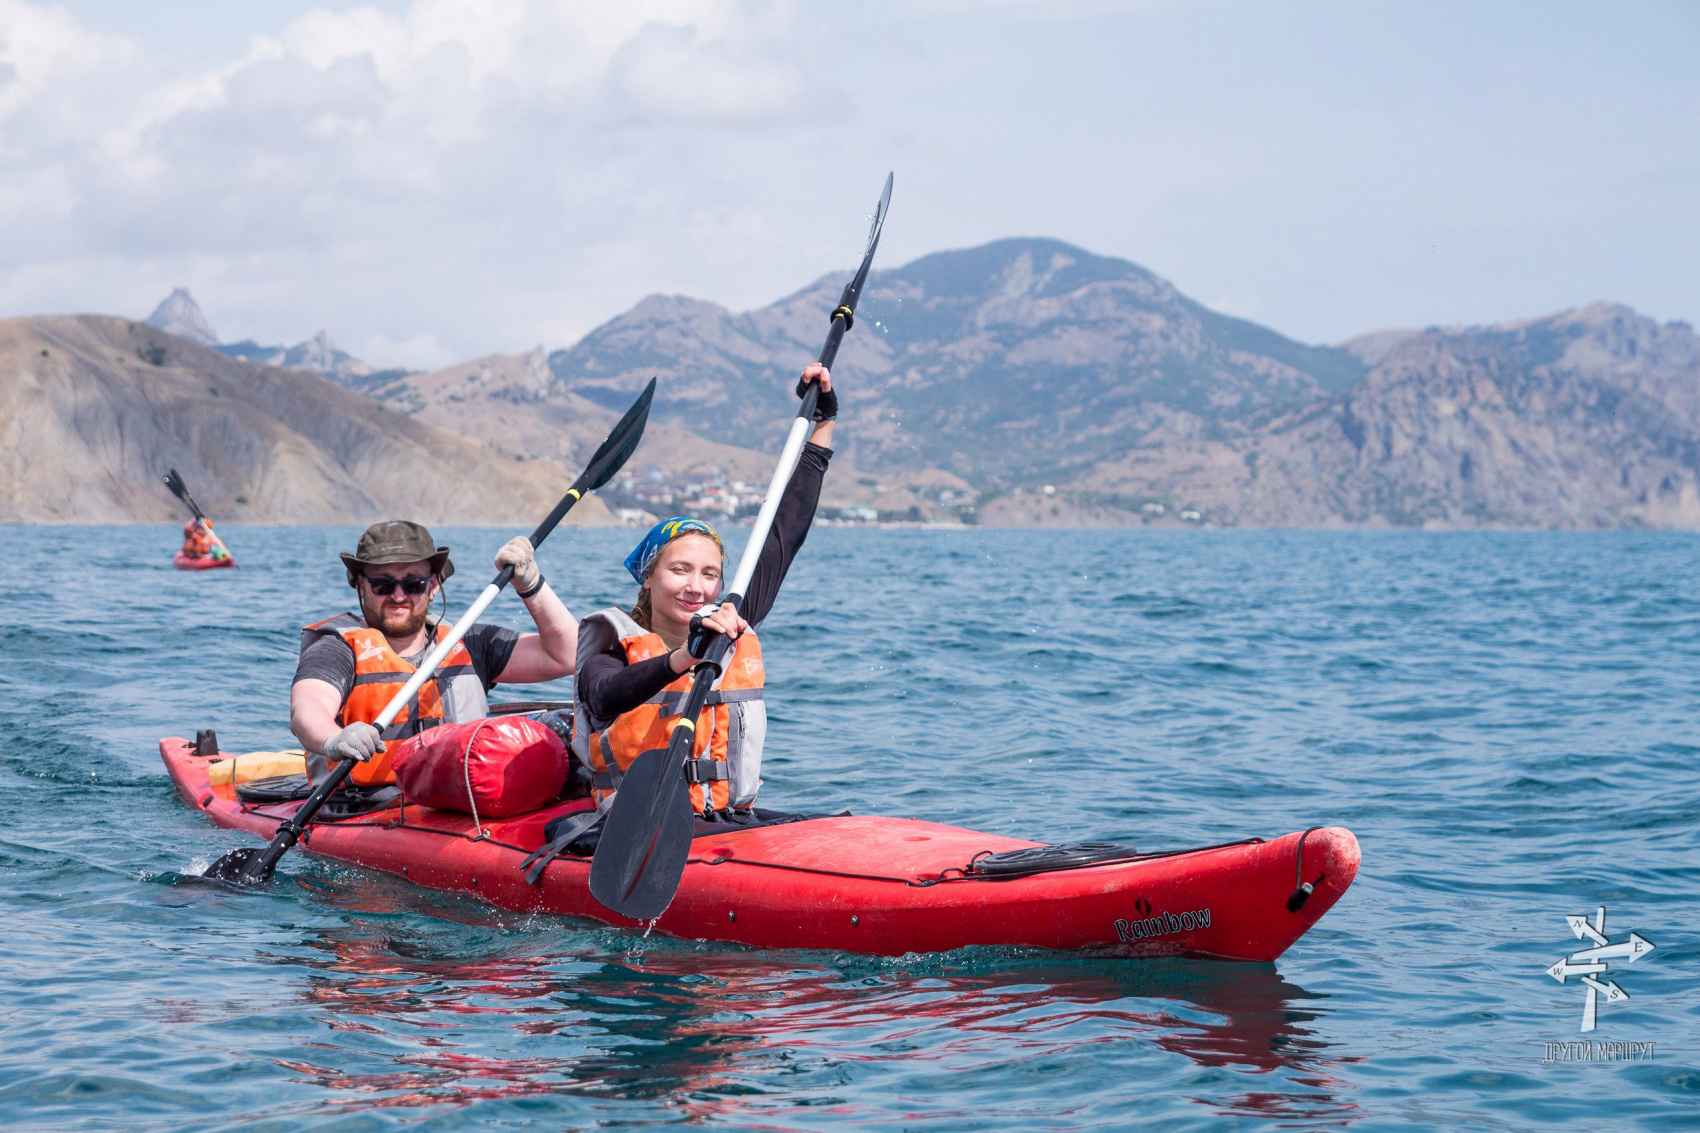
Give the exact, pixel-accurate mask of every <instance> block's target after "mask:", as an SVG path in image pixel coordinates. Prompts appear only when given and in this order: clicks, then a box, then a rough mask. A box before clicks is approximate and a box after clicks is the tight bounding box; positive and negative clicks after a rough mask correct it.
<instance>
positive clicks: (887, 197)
mask: <svg viewBox="0 0 1700 1133" xmlns="http://www.w3.org/2000/svg"><path fill="white" fill-rule="evenodd" d="M896 176H897V174H895V173H887V174H886V175H885V190H884V191H883V192H881V193H880V203H879V204H878V205H877V206H875V208H874V221H873V223H872V224H870V225H869V226H868V255H870V256H872V255H873V254H874V249H875V248H877V247H879V246H880V229H881V228H884V227H885V214H886V210H888V209H890V208H891V182H892V180H893V178H895V177H896Z"/></svg>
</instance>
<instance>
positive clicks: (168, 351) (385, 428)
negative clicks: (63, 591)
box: [0, 316, 607, 523]
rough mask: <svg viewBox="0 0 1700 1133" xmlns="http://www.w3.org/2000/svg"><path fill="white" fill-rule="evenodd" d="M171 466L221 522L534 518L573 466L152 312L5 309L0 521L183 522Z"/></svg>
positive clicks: (595, 508) (598, 513)
mask: <svg viewBox="0 0 1700 1133" xmlns="http://www.w3.org/2000/svg"><path fill="white" fill-rule="evenodd" d="M171 467H175V468H177V469H178V470H179V471H180V472H181V473H182V474H183V475H184V477H185V478H186V479H187V480H188V482H189V484H190V485H191V487H192V489H193V490H194V492H195V496H196V499H197V500H198V501H199V502H200V503H201V505H202V507H204V508H205V509H206V510H207V511H208V512H209V514H211V515H213V516H214V517H215V518H219V519H231V520H238V521H251V522H283V523H366V522H372V521H374V520H377V519H381V518H387V517H396V516H405V517H409V518H413V519H418V520H421V521H423V522H434V523H508V522H512V523H524V522H529V521H534V520H535V519H536V517H537V516H540V515H542V514H544V513H545V512H546V511H547V510H548V509H549V507H550V506H552V505H553V503H554V501H555V499H556V498H558V496H559V494H560V491H561V490H562V487H563V486H564V485H566V484H568V483H570V482H571V479H572V475H573V473H571V472H568V471H567V470H566V469H564V468H562V467H560V466H559V465H557V464H554V463H553V462H545V461H535V462H520V461H515V460H514V459H513V458H512V456H511V455H508V454H504V453H501V452H498V451H497V450H496V449H494V448H493V447H491V446H489V445H486V444H483V443H481V442H478V441H474V440H471V439H468V438H466V437H463V436H460V435H458V434H456V433H453V432H450V431H448V430H445V429H441V428H437V427H435V426H432V425H430V424H427V423H425V422H422V421H416V420H413V419H412V418H410V417H408V416H406V415H405V414H400V413H396V412H393V411H392V410H389V409H387V408H385V407H384V406H382V405H379V404H377V403H376V402H373V401H371V400H369V399H367V398H363V397H360V396H358V395H356V394H353V393H350V392H349V391H347V390H345V389H342V388H340V387H339V386H337V385H335V384H333V383H331V382H328V381H325V380H324V379H322V378H320V377H317V376H315V375H312V374H307V373H303V372H301V371H285V370H278V369H273V368H271V367H267V366H258V365H254V364H251V363H246V362H240V361H237V360H234V359H231V358H227V357H225V356H224V355H222V354H220V353H218V352H217V351H214V350H210V349H207V348H205V347H202V346H199V345H197V344H195V343H192V342H188V341H186V340H184V339H181V338H178V337H175V336H173V335H169V334H166V333H165V332H163V331H160V330H158V329H156V328H153V327H149V326H146V325H144V324H141V323H135V322H131V321H129V320H125V319H116V318H107V317H104V316H63V317H39V318H23V319H7V320H0V521H4V522H20V521H22V522H43V521H45V522H54V521H60V522H80V523H114V522H115V523H124V522H141V521H159V520H170V519H177V518H180V517H181V516H182V506H181V504H179V503H178V502H177V500H176V499H175V498H174V497H172V496H171V495H170V493H169V492H167V491H166V490H165V487H164V485H163V484H162V483H161V482H160V480H161V477H162V476H163V475H164V473H165V471H166V469H168V468H171ZM580 512H583V513H585V514H584V515H583V516H582V517H580V516H579V513H580ZM574 515H575V517H578V518H579V519H580V521H581V522H583V521H585V520H595V519H597V518H602V519H603V520H604V521H606V519H607V512H606V509H604V508H602V507H601V506H600V504H587V506H585V507H580V508H578V509H575V512H574Z"/></svg>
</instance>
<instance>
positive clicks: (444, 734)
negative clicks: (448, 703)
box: [390, 716, 570, 818]
mask: <svg viewBox="0 0 1700 1133" xmlns="http://www.w3.org/2000/svg"><path fill="white" fill-rule="evenodd" d="M390 750H391V751H392V752H394V756H393V758H392V760H391V766H392V767H394V768H395V781H396V785H397V786H398V787H400V788H401V793H402V794H404V795H406V796H407V798H408V800H409V801H410V802H416V803H419V804H421V805H422V806H429V807H436V808H437V809H438V810H458V811H460V812H462V813H470V814H476V815H477V816H478V817H480V818H507V817H510V816H512V815H516V814H524V813H525V812H526V811H528V810H536V809H537V808H538V807H541V806H543V805H544V804H545V803H548V802H549V801H551V800H552V799H554V798H555V797H556V796H557V795H559V794H560V793H561V788H562V787H563V786H565V784H566V782H567V774H568V771H569V769H570V766H569V764H568V762H567V749H566V745H564V744H563V743H561V737H560V736H557V735H556V734H555V733H554V732H553V731H551V730H550V729H549V728H547V727H545V726H544V725H542V724H539V723H538V722H537V721H536V720H533V719H532V718H531V717H529V716H491V717H489V718H487V719H483V720H468V721H467V722H466V723H464V724H442V725H439V726H438V727H435V728H428V729H426V730H425V731H423V732H420V733H419V734H418V735H417V736H412V737H410V738H408V739H405V740H402V741H401V742H399V743H392V744H391V745H390Z"/></svg>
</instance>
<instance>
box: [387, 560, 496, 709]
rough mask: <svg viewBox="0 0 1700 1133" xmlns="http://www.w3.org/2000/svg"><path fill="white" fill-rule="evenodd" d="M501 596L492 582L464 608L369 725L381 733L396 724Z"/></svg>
mask: <svg viewBox="0 0 1700 1133" xmlns="http://www.w3.org/2000/svg"><path fill="white" fill-rule="evenodd" d="M501 592H502V588H501V587H499V586H497V585H496V584H495V583H494V582H492V583H491V584H490V585H488V586H486V587H485V588H484V593H482V594H480V595H479V596H478V601H476V602H474V603H473V604H472V605H471V606H469V607H468V608H467V611H466V613H464V614H462V615H461V616H460V621H458V622H456V623H455V624H454V628H453V629H451V630H449V635H448V636H447V637H445V638H443V640H442V641H440V642H438V643H437V648H435V649H433V650H431V652H430V654H429V655H427V656H426V658H425V663H424V664H423V665H420V666H419V669H418V671H416V672H415V673H414V674H413V675H412V676H411V677H408V678H407V683H406V684H404V685H402V686H401V691H400V692H398V693H396V694H395V695H394V696H392V697H390V702H389V703H388V704H386V705H384V710H383V711H382V712H380V713H378V718H377V719H376V720H374V721H372V723H373V725H374V726H375V727H377V729H378V730H379V731H380V732H381V731H383V730H384V729H385V728H387V727H389V726H390V725H391V724H393V723H394V722H395V718H396V717H397V716H398V715H400V714H401V710H402V709H403V708H406V707H407V702H408V701H410V700H412V699H413V694H414V693H416V692H418V691H419V686H420V685H422V684H424V683H425V682H426V681H428V680H430V679H431V674H432V673H434V672H436V671H437V666H438V665H441V664H442V663H443V658H444V657H447V656H448V655H449V650H451V649H453V648H454V647H455V646H456V645H459V644H460V639H461V638H463V637H465V636H466V631H467V630H469V629H471V628H472V623H473V622H475V621H477V620H478V617H479V615H480V614H482V613H483V612H484V611H485V610H487V609H489V608H490V603H492V602H494V601H495V600H496V595H498V594H500V593H501Z"/></svg>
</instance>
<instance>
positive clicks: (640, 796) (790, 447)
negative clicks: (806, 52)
mask: <svg viewBox="0 0 1700 1133" xmlns="http://www.w3.org/2000/svg"><path fill="white" fill-rule="evenodd" d="M891 181H892V178H891V175H890V174H887V175H886V179H885V190H884V191H883V192H882V193H881V194H880V203H879V206H878V207H877V208H875V209H874V219H873V224H872V225H871V226H870V227H869V229H868V250H867V252H866V254H865V255H863V257H862V266H861V267H860V268H858V269H857V270H856V275H855V276H854V277H853V278H852V279H851V280H850V282H849V283H848V284H846V285H845V287H844V293H843V295H841V296H840V297H839V300H838V306H837V307H835V308H833V311H832V329H831V330H829V331H828V332H827V336H826V345H825V346H823V347H822V348H821V352H820V364H821V365H823V366H826V367H827V368H829V369H830V368H831V366H832V363H833V361H834V360H835V359H836V358H837V357H838V344H839V343H840V342H842V341H843V339H844V332H845V331H847V330H849V329H850V327H851V324H852V323H853V322H854V321H855V318H854V316H855V313H856V301H857V300H858V299H860V298H861V296H862V286H863V284H865V283H867V281H868V269H869V268H870V267H872V266H873V263H874V249H876V248H878V247H879V242H880V228H881V227H882V226H883V225H884V224H885V212H886V208H887V207H888V206H889V205H890V204H891ZM819 394H820V384H819V383H818V382H810V383H809V385H808V387H807V388H806V389H804V391H803V404H802V407H801V408H800V409H798V411H797V418H796V420H794V421H793V422H792V423H791V433H790V435H789V436H787V437H786V439H785V447H784V448H783V449H782V450H781V451H780V454H779V464H778V466H777V467H775V468H774V470H773V480H772V482H771V483H770V484H768V486H767V498H766V499H765V500H763V501H762V505H761V511H760V512H759V513H757V515H756V522H755V526H754V527H752V528H751V529H750V539H749V542H747V543H745V544H744V554H743V557H742V558H740V559H739V560H738V571H737V573H736V574H735V575H733V577H732V589H731V591H730V592H729V593H728V594H727V595H726V597H725V598H723V599H721V601H720V602H719V603H718V604H719V605H722V606H724V605H728V604H730V605H731V607H732V608H733V609H734V610H736V609H738V608H740V607H741V606H742V605H743V602H744V590H745V588H746V587H748V586H749V584H750V579H751V578H752V577H753V576H754V575H755V570H756V563H757V561H758V560H760V558H761V551H762V547H763V545H765V544H766V542H767V532H768V529H769V528H770V527H772V526H773V515H774V512H776V511H778V510H779V498H780V496H782V495H783V494H784V493H785V486H786V485H787V484H789V483H790V482H791V474H792V473H793V472H794V471H796V468H797V460H798V458H799V457H800V456H801V455H802V452H803V442H804V441H805V440H807V439H808V435H809V431H810V428H811V424H812V421H811V419H812V418H813V417H814V414H815V400H816V398H817V397H818V396H819ZM731 644H732V643H731V642H730V641H728V640H727V639H726V638H724V637H721V636H719V635H715V636H714V637H713V638H712V640H710V641H709V642H708V643H707V647H706V648H705V649H704V650H703V652H702V654H701V658H702V659H701V660H700V661H699V662H698V663H697V665H696V666H695V667H694V669H693V671H694V672H695V674H696V676H695V679H694V680H692V682H691V691H690V693H689V694H688V695H687V696H686V697H685V703H684V707H683V708H682V709H681V710H680V713H679V719H678V720H677V721H676V722H675V723H674V725H673V731H672V732H671V733H670V734H669V736H668V739H667V746H666V747H665V748H652V749H651V750H649V751H646V752H643V753H642V754H641V755H639V756H638V757H637V758H636V759H635V760H633V761H632V765H631V766H630V767H629V768H627V769H626V772H625V774H624V775H622V776H621V778H620V788H619V790H617V791H615V792H614V803H613V805H612V806H611V807H610V808H609V810H608V818H607V821H606V823H605V826H604V830H603V832H602V836H601V839H600V840H599V841H598V842H597V845H596V856H595V858H594V859H592V861H591V863H590V893H591V896H593V897H595V898H596V899H597V900H598V901H600V902H602V904H604V905H606V906H607V907H608V908H610V909H612V910H614V912H616V913H619V914H621V915H622V916H627V917H631V918H632V919H633V920H640V921H643V920H650V919H652V918H654V917H659V916H660V915H661V914H662V913H663V912H664V911H665V910H666V908H667V906H668V904H669V903H671V902H672V900H673V894H674V893H675V892H677V891H678V888H679V878H680V877H681V876H682V875H683V874H684V872H685V861H686V859H687V858H689V857H690V851H691V832H692V830H693V828H694V822H695V818H694V816H693V814H692V813H691V805H690V795H689V787H688V786H687V785H686V783H685V777H684V770H685V760H687V759H688V758H690V754H691V747H692V745H693V743H694V741H695V738H696V727H697V717H698V716H699V715H701V713H702V708H703V702H704V701H705V700H706V699H708V693H709V690H710V689H711V688H712V687H713V685H714V682H715V680H716V679H718V678H719V676H720V671H721V661H722V659H723V658H724V657H725V656H726V653H727V651H728V650H729V649H730V648H731Z"/></svg>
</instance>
